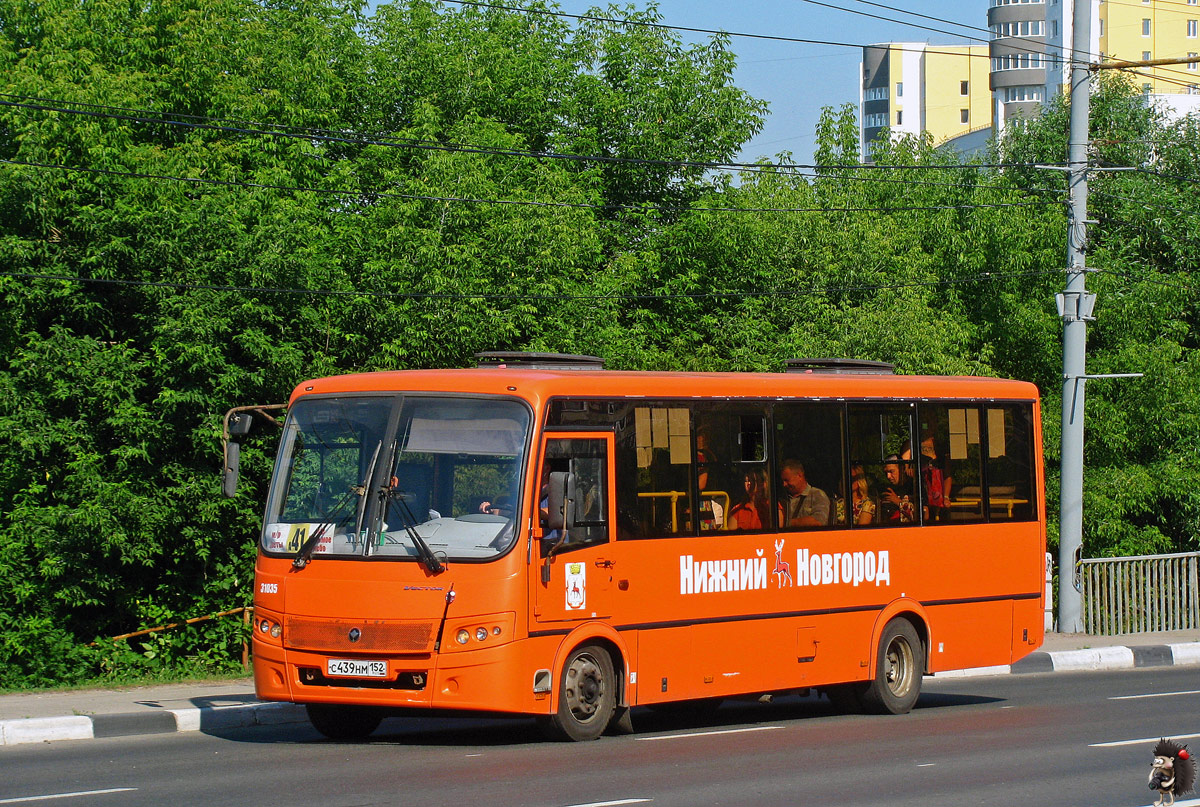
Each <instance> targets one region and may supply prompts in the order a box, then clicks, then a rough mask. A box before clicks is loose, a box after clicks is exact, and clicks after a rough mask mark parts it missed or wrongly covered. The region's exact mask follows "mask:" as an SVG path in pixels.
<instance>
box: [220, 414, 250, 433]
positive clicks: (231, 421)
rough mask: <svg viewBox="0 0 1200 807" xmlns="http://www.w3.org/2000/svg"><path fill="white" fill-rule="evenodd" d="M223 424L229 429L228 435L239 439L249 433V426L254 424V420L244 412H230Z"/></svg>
mask: <svg viewBox="0 0 1200 807" xmlns="http://www.w3.org/2000/svg"><path fill="white" fill-rule="evenodd" d="M225 423H226V425H227V426H228V427H229V433H230V434H233V435H237V436H238V437H241V436H242V435H245V434H249V433H250V426H251V424H253V423H254V418H253V417H252V416H251V415H249V414H248V413H246V412H232V413H230V415H229V418H228V419H227V420H226V421H225Z"/></svg>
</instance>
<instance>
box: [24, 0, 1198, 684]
mask: <svg viewBox="0 0 1200 807" xmlns="http://www.w3.org/2000/svg"><path fill="white" fill-rule="evenodd" d="M509 5H512V4H509ZM523 6H524V8H525V11H522V12H516V11H511V10H500V9H489V8H486V7H479V6H472V5H465V6H457V5H441V4H438V3H431V2H428V1H427V0H401V1H400V2H397V3H394V4H390V5H380V6H379V7H378V9H377V10H376V12H375V13H374V15H373V16H369V17H368V16H366V15H365V14H364V12H363V10H362V8H361V7H360V6H359V4H358V3H356V2H351V1H350V0H299V1H298V2H277V1H276V0H183V2H169V3H168V2H163V1H162V0H148V2H145V3H138V4H130V3H128V2H117V1H116V0H92V1H91V2H88V3H81V2H78V0H40V1H39V2H32V1H31V0H12V1H11V2H8V3H5V4H4V5H3V6H0V61H2V64H0V70H2V71H3V74H4V75H5V76H6V81H5V84H4V90H3V93H4V94H3V95H0V160H3V161H4V162H3V163H0V211H2V215H0V298H2V299H3V301H4V310H5V316H4V318H3V321H2V322H0V355H2V358H0V516H2V520H0V623H2V624H3V628H2V629H0V687H3V686H20V685H30V684H46V683H52V682H59V681H67V680H77V679H80V678H87V677H94V676H97V675H128V674H130V673H134V674H137V673H140V672H147V671H149V672H153V671H157V670H163V669H169V670H170V669H180V668H185V669H190V670H200V669H220V668H223V667H228V666H229V665H230V664H235V663H236V661H237V659H238V657H239V651H238V647H239V644H240V641H241V634H240V623H239V622H237V621H236V620H232V621H216V622H211V623H203V624H202V625H201V626H197V627H193V628H189V629H187V630H184V631H178V632H172V633H169V634H157V635H155V636H154V637H151V638H143V639H139V640H135V641H134V642H133V643H118V644H115V645H114V644H112V643H107V642H101V643H100V644H99V645H98V646H97V647H94V648H89V647H88V643H89V642H91V641H92V640H94V639H96V638H101V637H106V636H112V635H115V634H119V633H123V632H128V631H133V630H136V629H138V628H142V627H147V626H152V625H160V624H163V623H165V622H169V621H173V620H176V619H178V618H180V617H189V616H194V615H198V614H204V613H212V612H216V611H220V610H224V609H229V608H236V607H239V606H241V605H245V604H248V602H249V596H250V585H249V583H250V575H251V573H252V560H253V553H254V542H255V535H256V523H257V521H258V519H259V517H260V515H261V501H262V498H263V493H264V485H265V481H266V477H267V474H268V472H269V463H270V452H271V450H272V449H273V444H272V442H271V439H270V435H269V433H266V434H262V435H258V436H256V437H252V438H251V439H250V441H249V442H248V443H247V444H246V446H245V449H244V451H243V458H242V468H243V485H242V488H241V493H240V495H239V497H238V498H237V499H234V500H226V499H223V498H221V497H220V495H219V474H218V472H219V467H220V427H221V415H222V413H223V412H224V411H225V410H226V409H228V408H230V407H232V406H238V405H245V404H250V403H278V402H282V401H283V400H285V399H286V397H287V394H288V393H289V391H290V390H291V388H292V387H293V386H294V385H295V383H296V382H298V381H299V380H302V379H303V378H306V377H312V376H316V375H323V374H330V373H340V372H350V371H357V370H370V369H379V368H408V367H441V366H460V365H463V364H465V363H467V362H469V361H470V357H471V354H473V353H475V352H477V351H480V350H487V349H536V350H559V351H563V352H571V353H592V354H596V355H601V356H604V357H605V358H606V359H607V360H608V362H609V366H612V367H619V368H680V369H697V370H714V369H743V370H751V369H754V370H776V369H779V368H780V367H781V366H782V362H783V360H784V359H785V358H788V357H793V356H817V355H841V356H855V357H861V358H870V359H881V360H886V361H891V362H894V363H896V364H897V365H898V367H899V368H900V370H901V371H902V372H929V373H966V374H981V375H1003V376H1010V377H1016V378H1024V379H1028V380H1032V381H1035V382H1037V383H1038V385H1039V386H1040V387H1041V389H1042V391H1043V393H1044V395H1045V396H1046V419H1045V425H1046V448H1047V456H1048V459H1049V460H1050V462H1049V471H1050V475H1051V477H1052V479H1051V482H1052V484H1051V488H1052V489H1051V498H1052V501H1051V502H1050V512H1051V514H1053V513H1054V509H1055V508H1054V501H1053V489H1054V484H1053V482H1054V479H1053V477H1054V467H1053V466H1054V463H1053V459H1054V457H1055V453H1056V451H1057V440H1058V436H1057V435H1058V418H1059V415H1058V401H1059V400H1060V385H1061V348H1060V346H1059V330H1060V326H1059V322H1058V319H1057V315H1056V312H1055V307H1054V293H1055V292H1056V291H1059V290H1061V286H1062V282H1063V275H1062V267H1063V265H1064V253H1065V232H1066V220H1065V213H1064V207H1063V204H1062V200H1063V187H1064V185H1063V180H1062V177H1061V174H1059V173H1054V172H1045V171H1040V172H1039V171H1036V170H1033V169H1028V170H1023V169H1004V170H996V169H986V168H982V167H980V166H978V165H972V166H967V167H964V166H962V165H961V164H960V163H959V162H958V160H957V158H956V157H954V156H953V155H949V154H946V153H944V152H942V151H939V150H936V149H934V148H933V144H931V143H929V142H928V141H922V140H911V139H908V140H901V141H899V142H896V143H893V144H885V145H881V146H880V147H879V148H878V150H877V152H876V154H875V161H876V163H877V164H878V165H893V166H901V165H902V166H915V167H908V168H890V169H889V168H877V167H876V168H867V167H862V166H859V165H858V145H857V129H856V126H855V121H854V115H853V110H852V109H849V108H847V109H843V110H839V111H834V110H827V111H826V114H825V116H824V118H823V119H822V122H821V125H820V127H819V130H818V138H819V148H818V151H817V160H818V163H819V164H820V166H819V167H818V168H817V170H815V171H807V172H806V171H802V170H797V169H795V168H794V167H791V168H789V167H781V166H780V165H779V164H778V163H774V164H767V163H763V164H762V165H760V166H757V167H756V168H754V169H749V170H745V171H743V172H742V173H741V174H740V175H739V176H738V177H730V176H729V175H728V174H727V173H725V172H720V171H711V170H707V169H706V168H705V167H704V165H705V164H711V163H722V162H727V161H729V160H731V159H733V158H734V156H735V155H736V154H737V152H738V150H739V149H740V147H741V144H742V143H744V142H746V141H747V140H748V139H749V138H750V137H751V136H752V135H753V134H754V133H755V132H756V131H757V130H758V128H759V127H760V125H761V122H762V120H763V117H764V116H765V114H766V112H767V110H766V108H765V105H764V104H763V103H762V102H760V101H758V100H756V99H754V98H751V97H750V96H748V95H747V94H746V93H745V92H743V91H741V90H739V89H738V88H737V87H736V86H735V85H734V84H733V81H732V74H733V69H734V65H735V60H734V55H733V53H732V51H731V49H730V44H729V42H728V41H727V40H725V39H723V38H721V37H715V38H713V39H711V40H708V41H706V42H703V43H700V44H690V45H689V44H686V43H685V42H683V41H682V40H681V39H680V38H679V36H678V35H677V34H676V33H673V32H672V31H670V30H669V29H666V28H663V27H659V26H656V25H653V24H652V23H656V22H659V21H660V19H659V17H658V14H657V11H656V10H655V9H654V8H653V7H650V8H648V9H645V10H638V9H636V8H632V7H629V8H626V7H621V8H616V7H614V8H610V9H608V10H607V11H598V12H597V13H596V15H595V16H596V17H597V18H599V17H603V16H609V17H612V18H614V19H623V20H634V21H635V22H640V23H651V24H643V25H629V24H625V23H617V22H606V21H602V20H600V19H590V20H587V21H583V22H580V23H579V24H578V25H576V24H572V23H569V22H568V21H567V20H565V19H563V18H561V17H558V16H553V15H547V14H542V13H536V12H538V11H539V10H546V9H547V7H546V6H543V5H541V4H540V3H536V2H525V3H523ZM1096 106H1097V115H1096V126H1097V138H1098V139H1102V140H1103V141H1104V143H1105V145H1101V146H1098V148H1097V156H1098V159H1100V160H1104V161H1109V162H1111V163H1114V164H1118V165H1123V166H1141V167H1149V168H1151V169H1152V170H1153V171H1156V172H1158V173H1159V174H1162V175H1165V176H1166V177H1167V178H1164V177H1161V176H1149V175H1147V174H1144V173H1142V174H1137V173H1121V174H1113V175H1105V176H1104V177H1102V178H1099V179H1098V180H1097V182H1096V188H1097V195H1096V202H1095V208H1096V210H1097V215H1098V216H1099V217H1100V220H1101V224H1100V225H1099V226H1097V227H1094V228H1093V232H1094V242H1093V245H1092V251H1091V256H1090V258H1089V260H1090V261H1091V265H1092V266H1093V267H1094V268H1097V269H1101V270H1103V271H1102V272H1100V273H1099V274H1098V275H1096V276H1095V277H1093V278H1092V283H1091V286H1092V287H1093V288H1094V290H1096V291H1097V292H1098V293H1099V294H1100V295H1101V296H1100V306H1099V312H1098V313H1099V319H1098V321H1097V322H1096V323H1095V324H1094V327H1093V331H1092V334H1093V336H1092V340H1091V344H1090V356H1089V370H1090V371H1092V372H1128V371H1142V372H1145V373H1146V374H1147V375H1146V378H1145V379H1143V380H1139V381H1111V382H1093V384H1092V385H1091V386H1090V387H1089V404H1088V405H1089V421H1088V426H1089V432H1088V449H1087V450H1088V455H1087V463H1088V477H1087V482H1086V491H1087V494H1088V499H1087V504H1086V506H1087V513H1086V523H1087V527H1086V528H1087V534H1086V537H1085V549H1086V552H1087V554H1089V555H1099V554H1120V553H1137V552H1157V551H1165V550H1172V549H1195V548H1197V539H1196V535H1197V522H1198V520H1200V493H1198V492H1197V491H1200V484H1197V481H1200V458H1198V456H1197V449H1196V447H1195V445H1196V443H1195V439H1196V438H1195V435H1196V434H1197V428H1196V427H1197V416H1198V415H1197V413H1198V405H1200V367H1197V363H1196V361H1195V360H1194V359H1193V358H1192V354H1191V351H1190V348H1192V347H1193V346H1194V341H1195V335H1194V334H1195V327H1194V325H1195V319H1196V308H1195V306H1196V303H1195V294H1194V293H1192V290H1191V287H1190V285H1189V280H1190V278H1189V276H1188V275H1187V274H1186V273H1189V272H1190V271H1192V270H1193V268H1194V266H1195V256H1196V251H1197V243H1198V241H1197V235H1196V232H1195V230H1196V218H1195V215H1194V211H1196V209H1197V206H1196V202H1195V190H1194V189H1195V187H1196V186H1195V179H1196V177H1197V169H1196V165H1197V160H1196V157H1197V155H1196V151H1197V149H1200V127H1198V126H1197V124H1196V122H1195V121H1188V122H1184V123H1174V124H1172V123H1167V122H1165V121H1163V120H1161V119H1159V118H1158V117H1156V116H1155V115H1154V114H1153V113H1152V112H1150V111H1148V110H1146V109H1145V108H1144V107H1143V106H1141V105H1140V104H1138V103H1136V99H1135V98H1134V96H1133V95H1132V93H1131V92H1130V90H1129V89H1128V88H1127V87H1124V86H1122V85H1119V84H1113V85H1112V86H1108V87H1106V88H1104V90H1103V91H1102V92H1101V93H1100V95H1099V96H1098V100H1097V105H1096ZM1065 130H1066V125H1065V112H1064V110H1063V109H1062V108H1061V107H1054V108H1052V109H1051V110H1049V111H1048V113H1047V114H1046V115H1045V116H1044V117H1043V118H1041V119H1039V120H1037V121H1033V122H1030V123H1028V124H1026V125H1023V126H1017V127H1013V129H1012V130H1011V133H1010V134H1009V136H1008V137H1007V138H1006V140H1005V141H1004V142H1002V143H999V144H997V146H996V149H997V151H996V160H997V161H1004V162H1006V163H1021V164H1027V165H1032V164H1034V163H1046V162H1050V163H1062V162H1063V157H1064V155H1065ZM573 155H576V156H577V155H583V156H587V157H589V158H593V159H574V158H572V156H573ZM594 158H601V159H594ZM783 159H787V155H783Z"/></svg>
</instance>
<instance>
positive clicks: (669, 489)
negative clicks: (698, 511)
mask: <svg viewBox="0 0 1200 807" xmlns="http://www.w3.org/2000/svg"><path fill="white" fill-rule="evenodd" d="M633 415H634V417H633V421H634V428H633V432H634V453H635V467H634V469H633V473H634V479H635V480H636V481H635V484H634V486H633V487H634V489H635V491H636V492H635V498H636V501H637V504H636V520H637V532H638V534H639V535H641V536H644V537H648V538H657V537H664V536H670V535H691V534H692V533H693V529H694V527H693V524H694V522H693V519H692V515H693V513H694V512H695V511H694V510H693V508H692V493H691V490H692V484H691V473H692V413H691V410H690V409H689V408H687V407H682V406H678V405H675V406H669V405H666V404H663V405H648V406H638V407H635V408H634V410H633Z"/></svg>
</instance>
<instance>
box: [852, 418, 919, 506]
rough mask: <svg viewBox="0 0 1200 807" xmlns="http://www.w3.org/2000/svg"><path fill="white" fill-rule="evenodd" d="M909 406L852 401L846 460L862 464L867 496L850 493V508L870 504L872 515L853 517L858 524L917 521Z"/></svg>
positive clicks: (858, 465) (857, 466) (915, 474)
mask: <svg viewBox="0 0 1200 807" xmlns="http://www.w3.org/2000/svg"><path fill="white" fill-rule="evenodd" d="M912 412H913V406H912V405H911V404H900V405H888V406H879V405H874V404H851V406H850V412H849V438H850V441H849V443H850V464H851V466H852V467H853V468H856V469H857V468H861V469H862V474H863V478H864V479H865V482H866V489H867V491H866V496H867V498H868V499H869V502H870V503H869V504H867V505H861V504H860V505H855V504H853V497H852V499H851V501H852V505H851V510H852V511H853V510H854V509H859V511H860V512H862V511H866V510H871V509H874V515H873V516H872V517H871V518H869V519H868V518H865V517H864V518H863V520H862V522H861V523H859V522H856V523H858V526H881V527H909V526H913V525H916V524H919V523H920V518H921V515H922V513H921V507H920V502H919V500H918V498H917V496H918V493H917V491H918V480H917V472H916V467H915V462H914V460H913V451H912V445H913V444H912V434H913V429H912ZM860 484H861V483H860Z"/></svg>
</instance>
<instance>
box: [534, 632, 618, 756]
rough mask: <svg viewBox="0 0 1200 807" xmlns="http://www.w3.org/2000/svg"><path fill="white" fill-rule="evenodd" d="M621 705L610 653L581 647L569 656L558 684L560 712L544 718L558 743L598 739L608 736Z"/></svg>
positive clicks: (549, 733) (545, 723)
mask: <svg viewBox="0 0 1200 807" xmlns="http://www.w3.org/2000/svg"><path fill="white" fill-rule="evenodd" d="M616 703H617V681H616V676H615V674H614V673H613V664H612V658H610V657H609V655H608V651H607V650H605V649H604V648H602V647H599V646H596V645H586V646H584V647H577V648H575V649H574V650H572V651H571V655H569V656H567V662H566V664H564V665H563V670H562V678H561V679H560V680H559V684H558V709H557V710H556V711H555V713H554V714H552V715H547V716H546V717H544V718H542V719H541V721H540V722H541V726H542V730H543V731H544V732H545V733H546V735H547V736H549V737H550V738H551V739H555V740H575V741H579V740H594V739H596V738H597V737H599V736H600V735H601V734H603V733H604V730H605V729H606V728H608V724H609V722H610V721H611V720H612V717H613V714H614V710H615V709H616Z"/></svg>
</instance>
